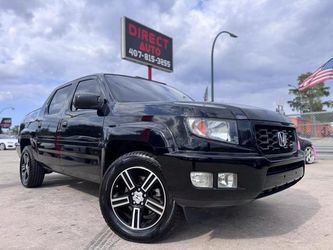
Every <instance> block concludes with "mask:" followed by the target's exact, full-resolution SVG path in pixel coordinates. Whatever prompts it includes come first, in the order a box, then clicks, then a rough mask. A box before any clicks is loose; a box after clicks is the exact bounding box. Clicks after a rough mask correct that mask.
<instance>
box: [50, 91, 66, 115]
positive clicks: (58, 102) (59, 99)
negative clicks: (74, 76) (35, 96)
mask: <svg viewBox="0 0 333 250" xmlns="http://www.w3.org/2000/svg"><path fill="white" fill-rule="evenodd" d="M70 94H71V85H69V86H66V87H63V88H61V89H58V90H57V91H56V93H55V94H54V96H53V98H52V101H51V103H50V105H49V114H50V115H52V114H57V113H59V112H60V110H61V108H62V107H63V106H64V105H65V103H66V102H67V100H68V98H69V96H70Z"/></svg>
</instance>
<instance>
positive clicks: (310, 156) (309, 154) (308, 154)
mask: <svg viewBox="0 0 333 250" xmlns="http://www.w3.org/2000/svg"><path fill="white" fill-rule="evenodd" d="M304 152H305V162H306V163H307V164H311V163H313V162H314V160H315V155H314V152H313V148H312V147H310V146H308V147H306V148H305V150H304Z"/></svg>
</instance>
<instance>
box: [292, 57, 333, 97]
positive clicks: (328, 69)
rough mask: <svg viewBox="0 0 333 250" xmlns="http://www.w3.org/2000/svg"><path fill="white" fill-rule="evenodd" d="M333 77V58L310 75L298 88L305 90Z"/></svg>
mask: <svg viewBox="0 0 333 250" xmlns="http://www.w3.org/2000/svg"><path fill="white" fill-rule="evenodd" d="M329 79H333V58H331V59H330V60H328V62H327V63H325V64H324V65H322V66H321V67H319V68H318V69H317V70H316V71H315V72H313V73H312V74H311V75H310V76H309V77H307V78H306V79H305V80H304V81H303V82H302V83H301V84H300V85H299V87H298V90H300V91H303V90H306V89H308V88H312V87H314V86H316V85H317V84H319V83H322V82H324V81H326V80H329Z"/></svg>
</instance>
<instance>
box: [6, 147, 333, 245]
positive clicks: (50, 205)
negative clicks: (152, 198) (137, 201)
mask: <svg viewBox="0 0 333 250" xmlns="http://www.w3.org/2000/svg"><path fill="white" fill-rule="evenodd" d="M18 162H19V159H18V157H17V154H16V152H15V151H0V249H140V250H142V249H221V248H223V249H268V248H269V249H275V248H276V249H277V248H279V249H287V248H293V249H333V181H332V180H333V161H332V160H325V161H324V160H322V161H320V162H317V163H315V164H312V165H308V166H307V167H306V176H305V177H304V179H303V180H302V181H301V182H299V183H298V184H296V186H293V187H292V188H290V189H288V190H286V191H284V192H281V193H279V194H275V195H273V196H271V197H267V198H264V199H261V200H257V201H255V202H252V203H250V204H247V205H244V206H240V207H229V208H218V209H189V210H188V213H187V215H188V221H187V222H186V221H185V220H184V221H183V222H182V223H180V224H179V227H178V228H177V230H176V232H175V233H174V234H173V235H171V237H170V238H168V239H167V240H165V241H163V242H160V243H158V244H136V243H132V242H127V241H124V240H122V239H120V238H119V237H117V236H116V235H115V234H114V233H113V232H112V231H111V230H110V229H109V228H108V227H107V226H106V224H105V222H104V220H103V218H102V215H101V213H100V211H99V204H98V185H96V184H93V183H89V182H85V181H80V180H77V179H72V178H69V177H66V176H62V175H58V174H50V175H47V176H46V178H45V180H44V184H43V186H42V187H41V188H35V189H26V188H24V187H22V186H21V184H20V181H19V174H18V164H19V163H18Z"/></svg>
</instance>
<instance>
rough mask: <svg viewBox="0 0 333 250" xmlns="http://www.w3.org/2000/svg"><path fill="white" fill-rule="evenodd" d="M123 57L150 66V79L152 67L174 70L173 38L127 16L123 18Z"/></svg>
mask: <svg viewBox="0 0 333 250" xmlns="http://www.w3.org/2000/svg"><path fill="white" fill-rule="evenodd" d="M121 57H122V59H125V60H129V61H132V62H136V63H139V64H144V65H147V66H148V79H149V80H151V78H152V68H156V69H160V70H163V71H166V72H172V71H173V51H172V38H170V37H168V36H166V35H164V34H162V33H160V32H158V31H155V30H153V29H151V28H148V27H146V26H144V25H142V24H140V23H138V22H135V21H133V20H131V19H129V18H127V17H122V19H121Z"/></svg>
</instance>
